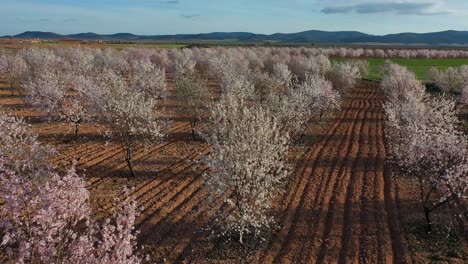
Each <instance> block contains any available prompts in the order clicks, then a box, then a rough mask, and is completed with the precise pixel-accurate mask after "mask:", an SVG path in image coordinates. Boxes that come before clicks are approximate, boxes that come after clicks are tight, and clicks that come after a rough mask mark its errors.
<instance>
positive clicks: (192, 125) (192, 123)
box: [190, 120, 197, 141]
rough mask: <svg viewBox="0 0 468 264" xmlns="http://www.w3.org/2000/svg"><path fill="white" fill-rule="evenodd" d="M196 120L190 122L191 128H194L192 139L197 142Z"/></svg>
mask: <svg viewBox="0 0 468 264" xmlns="http://www.w3.org/2000/svg"><path fill="white" fill-rule="evenodd" d="M196 122H197V121H196V120H193V121H190V127H191V128H192V139H193V140H194V141H195V124H196Z"/></svg>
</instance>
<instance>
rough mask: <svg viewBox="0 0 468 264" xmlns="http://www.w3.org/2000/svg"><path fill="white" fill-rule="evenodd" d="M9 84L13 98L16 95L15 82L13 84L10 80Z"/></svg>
mask: <svg viewBox="0 0 468 264" xmlns="http://www.w3.org/2000/svg"><path fill="white" fill-rule="evenodd" d="M8 84H9V85H10V91H11V96H13V95H14V88H13V82H11V80H9V81H8Z"/></svg>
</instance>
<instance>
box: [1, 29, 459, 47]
mask: <svg viewBox="0 0 468 264" xmlns="http://www.w3.org/2000/svg"><path fill="white" fill-rule="evenodd" d="M10 37H13V38H18V39H48V40H57V39H78V40H104V41H165V42H170V41H175V42H197V41H203V42H204V41H237V42H246V43H261V42H275V43H284V44H290V43H336V44H411V45H420V44H422V45H468V31H454V30H448V31H441V32H433V33H398V34H389V35H381V36H379V35H370V34H365V33H362V32H358V31H335V32H330V31H320V30H309V31H303V32H298V33H275V34H271V35H266V34H255V33H249V32H213V33H201V34H175V35H134V34H130V33H117V34H112V35H104V34H96V33H79V34H70V35H62V34H57V33H53V32H42V31H26V32H24V33H21V34H18V35H14V36H4V37H2V38H10Z"/></svg>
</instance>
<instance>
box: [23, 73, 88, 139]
mask: <svg viewBox="0 0 468 264" xmlns="http://www.w3.org/2000/svg"><path fill="white" fill-rule="evenodd" d="M90 85H91V83H90V81H89V80H87V79H86V78H85V77H83V76H81V75H78V76H73V75H72V74H67V73H62V74H57V73H53V72H43V73H40V75H39V76H38V77H37V78H34V79H32V80H30V81H29V82H28V83H27V84H26V85H25V89H26V90H28V91H29V95H28V97H27V101H28V102H29V103H30V104H32V105H33V106H36V107H38V108H39V109H40V110H42V111H44V112H45V113H46V114H47V116H48V118H49V119H57V120H62V121H65V122H69V123H72V124H73V125H74V131H75V132H74V134H75V140H77V139H78V135H79V129H80V124H81V123H82V122H84V121H87V120H89V119H90V118H91V117H92V116H93V109H92V107H91V101H90V99H89V96H88V91H89V88H90Z"/></svg>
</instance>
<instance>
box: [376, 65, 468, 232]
mask: <svg viewBox="0 0 468 264" xmlns="http://www.w3.org/2000/svg"><path fill="white" fill-rule="evenodd" d="M387 69H388V70H387V72H388V74H389V75H387V76H385V78H384V80H383V81H382V87H383V89H384V90H385V91H386V92H387V94H388V95H389V96H388V99H389V101H388V102H387V103H386V104H385V105H384V109H385V114H386V131H387V136H388V138H389V139H390V140H389V143H390V150H391V160H392V161H393V162H394V163H395V164H396V165H397V168H399V169H400V171H401V172H402V173H403V174H404V175H409V176H413V177H415V179H416V180H417V182H418V185H419V186H418V187H419V190H420V197H421V198H420V201H421V204H422V207H423V209H424V214H425V217H426V221H427V231H428V232H430V231H431V228H432V221H431V217H430V213H431V212H433V211H434V210H436V209H437V208H439V207H441V206H443V205H445V204H447V203H449V202H451V201H452V200H454V199H466V197H467V195H468V177H466V175H467V174H468V139H467V138H466V136H464V135H463V134H462V133H461V132H460V131H458V130H457V124H458V123H459V121H458V118H457V113H456V111H455V102H454V101H452V100H450V99H447V98H443V97H430V96H427V95H425V94H424V87H423V86H422V85H421V84H420V83H418V81H417V80H416V78H415V76H414V74H409V73H408V72H407V70H406V69H405V68H404V67H401V66H397V65H392V64H391V63H388V64H387ZM398 88H399V89H398ZM405 88H406V89H405Z"/></svg>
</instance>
